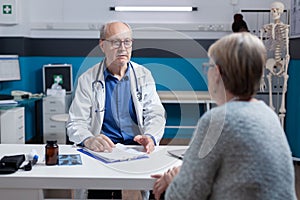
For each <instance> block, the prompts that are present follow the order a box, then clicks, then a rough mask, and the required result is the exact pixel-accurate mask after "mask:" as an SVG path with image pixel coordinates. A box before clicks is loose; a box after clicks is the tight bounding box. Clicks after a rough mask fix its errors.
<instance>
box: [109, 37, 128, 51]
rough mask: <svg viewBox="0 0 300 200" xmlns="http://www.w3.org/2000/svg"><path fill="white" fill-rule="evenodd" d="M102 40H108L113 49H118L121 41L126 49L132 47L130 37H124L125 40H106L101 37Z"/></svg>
mask: <svg viewBox="0 0 300 200" xmlns="http://www.w3.org/2000/svg"><path fill="white" fill-rule="evenodd" d="M103 40H104V41H107V42H110V44H111V46H112V47H113V48H114V49H118V48H120V47H121V45H122V43H123V44H124V47H125V48H126V49H128V48H130V47H132V41H133V40H132V39H125V40H106V39H103Z"/></svg>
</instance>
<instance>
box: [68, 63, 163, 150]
mask: <svg viewBox="0 0 300 200" xmlns="http://www.w3.org/2000/svg"><path fill="white" fill-rule="evenodd" d="M131 64H132V67H133V68H134V70H135V74H136V77H135V75H134V72H133V70H132V69H131V70H130V85H131V94H132V99H133V103H134V107H135V111H136V114H137V121H138V126H139V129H140V134H141V135H143V134H150V135H152V136H153V137H154V139H155V141H156V144H157V145H158V144H159V142H160V140H161V138H162V136H163V133H164V128H165V122H166V118H165V110H164V108H163V106H162V104H161V101H160V99H159V96H158V94H157V92H156V88H155V82H154V79H153V77H152V75H151V72H150V71H149V70H148V69H146V68H145V67H143V66H141V65H138V64H136V63H134V62H131ZM99 66H100V67H101V69H100V73H99V77H96V76H97V72H98V68H99ZM104 68H105V67H104V65H103V64H99V63H98V64H96V65H95V66H93V67H92V68H90V69H88V70H87V71H86V72H85V73H83V74H82V75H81V76H80V77H79V79H78V84H77V88H76V91H75V95H74V99H73V101H72V104H71V106H70V109H69V119H68V122H67V132H68V136H69V140H70V141H72V142H74V143H76V144H79V143H81V142H82V141H84V140H85V139H86V138H88V137H90V136H93V135H98V134H100V132H101V127H102V123H103V118H104V112H105V111H101V112H95V111H96V110H97V107H96V105H97V104H96V102H95V93H94V92H93V90H92V83H93V82H94V81H95V80H100V81H101V82H102V83H103V86H104V90H103V91H104V92H99V98H98V100H99V101H102V102H99V105H105V81H104V76H103V71H104V70H105V69H104ZM136 78H137V85H138V87H139V91H140V92H141V93H142V99H141V101H139V100H138V98H137V90H136Z"/></svg>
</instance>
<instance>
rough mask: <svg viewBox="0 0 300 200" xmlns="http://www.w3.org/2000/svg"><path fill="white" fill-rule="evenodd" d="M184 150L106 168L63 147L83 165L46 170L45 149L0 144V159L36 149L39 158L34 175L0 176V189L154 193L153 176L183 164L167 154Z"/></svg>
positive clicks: (62, 148) (160, 152)
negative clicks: (149, 191)
mask: <svg viewBox="0 0 300 200" xmlns="http://www.w3.org/2000/svg"><path fill="white" fill-rule="evenodd" d="M182 148H186V147H185V146H159V147H157V149H156V151H155V152H153V153H152V154H150V155H149V157H150V158H146V159H140V160H133V161H127V162H119V163H111V164H105V163H102V162H101V161H98V160H96V159H93V158H91V157H89V156H87V155H85V154H82V153H80V152H79V151H77V149H76V147H73V146H71V145H60V146H59V154H80V155H81V160H82V165H73V166H62V165H61V166H58V165H56V166H46V165H45V161H44V152H45V145H15V144H0V157H2V156H4V155H15V154H20V153H23V154H27V153H30V152H31V151H32V149H35V150H36V151H37V152H38V155H39V158H40V159H39V161H38V163H37V164H36V165H35V166H34V167H33V169H32V170H31V171H23V170H18V171H17V172H16V173H14V174H9V175H0V189H6V188H13V189H17V188H19V189H46V188H48V189H78V188H86V189H128V190H130V189H152V187H153V184H154V181H155V179H153V178H151V177H150V175H151V174H155V173H162V172H164V171H166V170H167V169H169V168H171V167H173V166H178V165H180V164H181V160H179V159H176V158H174V157H171V156H170V155H169V154H168V153H167V150H171V149H182Z"/></svg>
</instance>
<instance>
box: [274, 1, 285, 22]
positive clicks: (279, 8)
mask: <svg viewBox="0 0 300 200" xmlns="http://www.w3.org/2000/svg"><path fill="white" fill-rule="evenodd" d="M283 10H284V5H283V3H281V2H279V1H275V2H273V3H272V4H271V13H272V17H273V19H274V20H276V19H279V18H280V15H281V14H282V13H283Z"/></svg>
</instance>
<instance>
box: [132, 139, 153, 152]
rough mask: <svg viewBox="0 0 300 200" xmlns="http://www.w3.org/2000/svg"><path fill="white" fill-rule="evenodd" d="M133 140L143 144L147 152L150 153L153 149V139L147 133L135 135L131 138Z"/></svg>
mask: <svg viewBox="0 0 300 200" xmlns="http://www.w3.org/2000/svg"><path fill="white" fill-rule="evenodd" d="M133 140H134V141H135V142H137V143H139V144H141V145H143V146H144V148H145V150H146V152H147V153H151V152H152V151H154V146H155V145H154V141H153V140H152V138H151V137H150V136H148V135H137V136H135V137H134V138H133Z"/></svg>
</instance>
